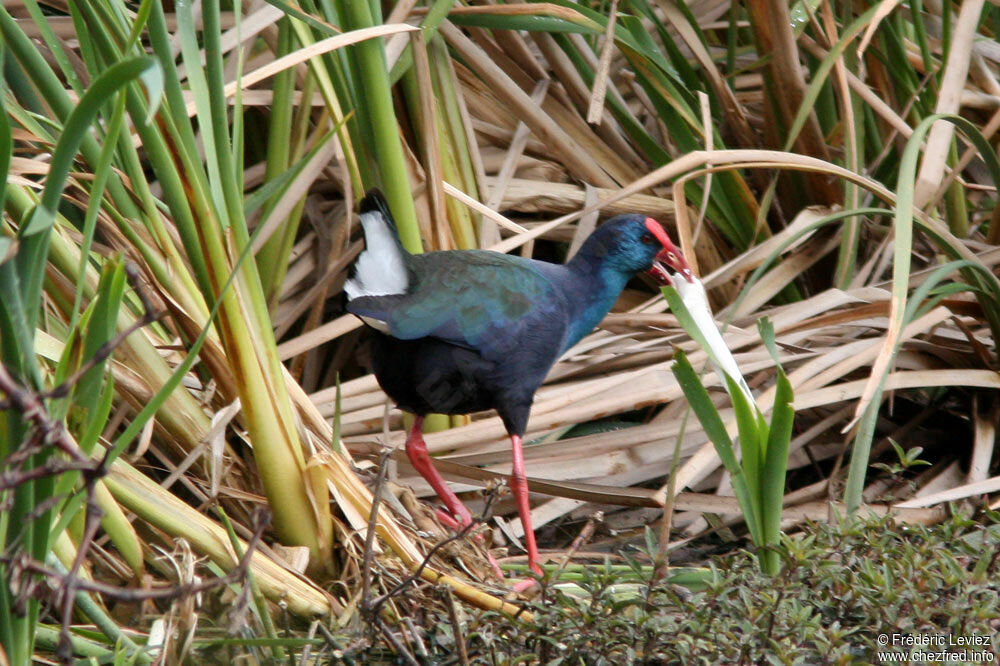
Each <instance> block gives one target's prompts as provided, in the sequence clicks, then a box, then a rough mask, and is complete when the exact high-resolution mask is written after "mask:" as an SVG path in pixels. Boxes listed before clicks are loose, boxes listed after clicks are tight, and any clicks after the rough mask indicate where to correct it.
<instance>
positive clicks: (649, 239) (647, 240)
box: [639, 234, 656, 245]
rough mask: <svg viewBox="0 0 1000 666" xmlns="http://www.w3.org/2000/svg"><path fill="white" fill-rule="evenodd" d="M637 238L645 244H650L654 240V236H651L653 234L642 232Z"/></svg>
mask: <svg viewBox="0 0 1000 666" xmlns="http://www.w3.org/2000/svg"><path fill="white" fill-rule="evenodd" d="M639 240H641V241H642V242H643V243H645V244H646V245H652V244H653V243H655V242H656V237H655V236H653V234H643V235H642V238H640V239H639Z"/></svg>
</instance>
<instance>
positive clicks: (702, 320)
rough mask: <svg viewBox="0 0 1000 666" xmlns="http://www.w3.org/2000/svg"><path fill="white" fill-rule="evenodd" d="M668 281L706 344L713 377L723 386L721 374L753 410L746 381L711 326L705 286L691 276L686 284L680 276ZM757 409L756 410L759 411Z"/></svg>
mask: <svg viewBox="0 0 1000 666" xmlns="http://www.w3.org/2000/svg"><path fill="white" fill-rule="evenodd" d="M670 281H671V283H672V284H673V286H674V289H676V290H677V293H678V294H680V297H681V300H682V301H684V306H685V307H687V309H688V312H689V313H690V314H691V317H692V318H693V319H694V321H695V324H696V325H697V326H698V330H699V331H701V335H702V337H704V339H705V341H706V342H707V343H708V349H706V350H705V353H707V354H708V358H709V360H710V361H711V363H712V367H713V368H714V369H715V372H716V374H718V375H719V379H720V381H722V383H723V386H725V379H724V377H723V374H722V373H723V372H725V373H726V374H727V375H729V376H730V377H731V378H732V379H733V381H734V382H736V384H737V385H738V386H739V387H740V390H742V391H743V394H744V395H745V396H746V399H747V401H748V402H749V403H750V404H751V405H754V406H755V407H756V405H757V401H756V400H755V399H754V397H753V393H751V392H750V387H749V386H747V382H746V380H745V379H743V373H741V372H740V368H739V366H738V365H737V364H736V359H735V358H733V353H732V352H731V351H729V347H728V346H727V345H726V341H725V340H723V338H722V333H720V332H719V327H718V326H716V324H715V318H714V317H713V316H712V310H711V308H709V306H708V296H707V294H706V293H705V285H704V284H702V282H701V280H699V279H698V278H697V277H696V276H694V275H692V276H691V279H690V281H688V279H686V278H685V277H684V276H683V275H681V274H680V273H674V274H672V275H671V280H670ZM757 409H758V411H760V409H759V408H757Z"/></svg>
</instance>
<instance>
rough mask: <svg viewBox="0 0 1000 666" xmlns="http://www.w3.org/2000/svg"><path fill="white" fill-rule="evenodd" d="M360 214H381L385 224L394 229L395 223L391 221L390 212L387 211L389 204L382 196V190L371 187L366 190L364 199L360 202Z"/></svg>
mask: <svg viewBox="0 0 1000 666" xmlns="http://www.w3.org/2000/svg"><path fill="white" fill-rule="evenodd" d="M361 212H362V213H376V212H377V213H382V216H383V217H384V218H385V220H386V222H388V223H389V225H390V226H391V227H392V228H393V229H395V228H396V221H395V220H393V219H392V212H391V211H390V210H389V203H388V202H387V201H386V200H385V196H383V195H382V190H380V189H378V188H377V187H373V188H372V189H370V190H368V192H367V193H366V194H365V198H364V199H362V200H361Z"/></svg>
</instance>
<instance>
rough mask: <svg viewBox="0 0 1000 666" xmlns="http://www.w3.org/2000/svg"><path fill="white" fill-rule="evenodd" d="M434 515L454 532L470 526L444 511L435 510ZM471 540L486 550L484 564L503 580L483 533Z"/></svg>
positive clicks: (500, 570) (475, 535)
mask: <svg viewBox="0 0 1000 666" xmlns="http://www.w3.org/2000/svg"><path fill="white" fill-rule="evenodd" d="M434 513H435V514H437V518H438V520H440V521H441V524H442V525H444V526H445V527H447V528H448V529H450V530H453V531H456V532H457V531H458V530H460V529H463V528H464V527H465V526H466V525H469V524H471V521H470V522H469V523H463V522H462V521H461V519H456V518H455V517H454V516H452V515H451V514H450V513H448V512H447V511H445V510H444V509H435V510H434ZM472 538H473V539H475V540H476V543H479V544H482V545H483V546H484V548H485V550H486V562H487V563H488V564H489V565H490V569H491V570H492V571H493V575H494V576H496V577H497V578H498V579H499V580H503V578H504V576H503V569H501V568H500V563H499V562H497V558H495V557H493V553H491V552H490V549H489V548H488V547H486V539H485V537H484V535H483V533H482V532H480V533H478V534H474V535H473V536H472Z"/></svg>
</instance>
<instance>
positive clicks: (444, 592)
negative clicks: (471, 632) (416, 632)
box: [440, 585, 469, 666]
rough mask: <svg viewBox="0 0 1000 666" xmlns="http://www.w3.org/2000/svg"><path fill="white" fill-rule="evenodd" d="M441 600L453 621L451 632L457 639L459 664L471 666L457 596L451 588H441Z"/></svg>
mask: <svg viewBox="0 0 1000 666" xmlns="http://www.w3.org/2000/svg"><path fill="white" fill-rule="evenodd" d="M440 589H441V598H442V599H444V605H445V607H446V608H447V609H448V619H449V620H450V621H451V632H452V636H453V637H454V639H455V648H456V649H457V650H458V663H460V664H461V665H462V666H469V651H468V649H467V648H466V647H465V635H464V634H463V633H462V626H461V624H459V622H458V608H457V607H456V605H455V596H454V595H453V594H452V593H451V587H449V586H447V585H442V586H441V588H440Z"/></svg>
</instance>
